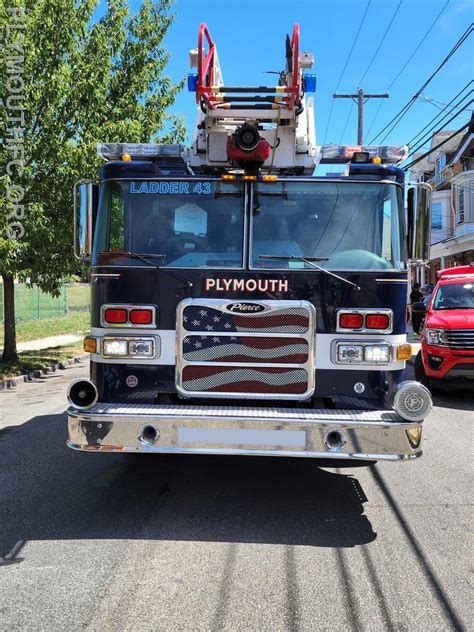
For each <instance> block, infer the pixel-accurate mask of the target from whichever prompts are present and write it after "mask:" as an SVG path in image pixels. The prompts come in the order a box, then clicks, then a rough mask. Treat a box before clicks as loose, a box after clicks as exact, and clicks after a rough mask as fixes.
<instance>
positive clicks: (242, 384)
mask: <svg viewBox="0 0 474 632" xmlns="http://www.w3.org/2000/svg"><path fill="white" fill-rule="evenodd" d="M183 384H185V385H186V390H188V391H195V392H206V393H229V392H232V393H254V392H255V393H264V394H268V395H271V394H280V395H283V394H287V393H288V394H302V393H305V392H306V390H307V388H308V374H307V373H306V371H305V370H304V369H290V368H288V369H283V368H270V367H268V368H261V367H259V368H245V369H243V368H240V367H229V366H201V365H191V364H188V365H187V366H185V367H184V369H183Z"/></svg>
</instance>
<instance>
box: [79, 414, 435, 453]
mask: <svg viewBox="0 0 474 632" xmlns="http://www.w3.org/2000/svg"><path fill="white" fill-rule="evenodd" d="M68 425H69V439H68V442H67V445H68V446H69V447H70V448H73V449H75V450H88V451H103V452H154V453H191V454H229V455H230V454H242V455H256V456H297V457H312V458H330V459H357V460H391V461H396V460H402V459H411V458H416V457H418V456H421V454H422V452H421V447H420V443H421V431H422V424H421V422H406V421H404V420H403V419H401V418H400V417H398V415H397V414H396V413H394V412H391V411H388V410H374V411H365V410H364V411H361V410H326V409H311V408H307V409H304V408H258V407H248V408H247V407H234V406H232V407H226V406H185V405H183V406H150V405H146V404H139V405H133V404H104V403H102V404H101V403H99V404H95V405H94V406H93V407H91V408H90V409H88V410H77V409H76V408H74V407H70V408H69V409H68ZM149 427H153V428H154V429H155V430H156V439H155V440H153V441H149V440H148V441H146V440H144V439H146V437H147V436H148V437H149V434H150V432H149ZM144 428H146V429H147V432H145V433H144ZM334 432H335V434H332V435H329V433H334ZM152 434H153V433H152ZM144 435H145V436H144ZM337 436H339V437H340V438H341V445H340V446H338V447H331V444H332V443H334V442H333V441H331V439H334V437H337Z"/></svg>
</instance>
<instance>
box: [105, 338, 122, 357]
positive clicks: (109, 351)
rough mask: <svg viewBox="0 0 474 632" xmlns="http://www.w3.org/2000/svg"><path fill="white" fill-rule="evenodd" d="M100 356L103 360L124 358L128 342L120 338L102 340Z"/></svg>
mask: <svg viewBox="0 0 474 632" xmlns="http://www.w3.org/2000/svg"><path fill="white" fill-rule="evenodd" d="M102 354H103V356H104V357H105V358H107V357H108V358H126V357H127V355H128V341H127V340H122V339H120V338H104V344H103V352H102Z"/></svg>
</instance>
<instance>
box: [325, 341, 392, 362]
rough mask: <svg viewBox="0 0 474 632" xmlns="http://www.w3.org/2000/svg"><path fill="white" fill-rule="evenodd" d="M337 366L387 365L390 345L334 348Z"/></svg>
mask: <svg viewBox="0 0 474 632" xmlns="http://www.w3.org/2000/svg"><path fill="white" fill-rule="evenodd" d="M336 349H337V351H336V362H337V363H338V364H363V363H364V362H365V363H367V364H388V363H389V362H390V356H391V352H390V350H391V345H389V344H386V343H381V344H363V345H362V344H345V343H338V344H337V347H336Z"/></svg>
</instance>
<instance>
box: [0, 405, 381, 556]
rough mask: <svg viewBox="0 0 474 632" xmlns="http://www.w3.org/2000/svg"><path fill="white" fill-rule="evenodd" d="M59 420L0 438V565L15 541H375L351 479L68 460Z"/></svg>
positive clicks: (198, 464) (219, 466) (278, 462)
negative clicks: (0, 558)
mask: <svg viewBox="0 0 474 632" xmlns="http://www.w3.org/2000/svg"><path fill="white" fill-rule="evenodd" d="M65 439H66V416H65V415H64V414H62V415H51V416H47V417H46V416H44V417H35V418H33V419H32V420H31V421H29V422H27V423H25V424H23V425H22V426H16V427H10V428H7V429H5V430H4V431H2V432H1V433H0V462H1V463H2V468H1V471H0V490H1V491H0V509H1V511H0V514H1V516H2V519H1V520H2V522H3V524H1V525H0V557H2V558H3V563H4V564H9V563H15V562H19V561H21V542H24V541H27V540H65V539H79V540H80V539H98V540H100V539H111V538H112V539H156V540H198V541H222V542H255V543H274V544H297V545H298V544H300V545H309V546H321V547H352V546H356V545H360V544H366V543H368V542H372V541H373V540H374V539H375V538H376V533H374V531H373V530H372V526H371V524H370V522H369V520H368V519H367V517H366V516H365V515H364V508H363V503H365V502H366V501H367V498H366V497H365V494H364V491H363V489H362V488H361V486H360V485H359V482H358V481H357V479H356V478H354V477H352V476H350V475H345V474H335V473H330V472H327V471H325V470H323V469H320V468H319V467H317V465H316V464H315V462H314V461H313V460H311V459H283V458H281V459H280V458H254V457H253V458H252V457H221V456H218V457H217V456H216V457H208V456H199V455H196V456H168V455H163V456H161V455H152V454H151V455H119V454H97V453H78V452H73V451H71V450H69V449H68V448H67V447H66V445H65Z"/></svg>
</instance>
